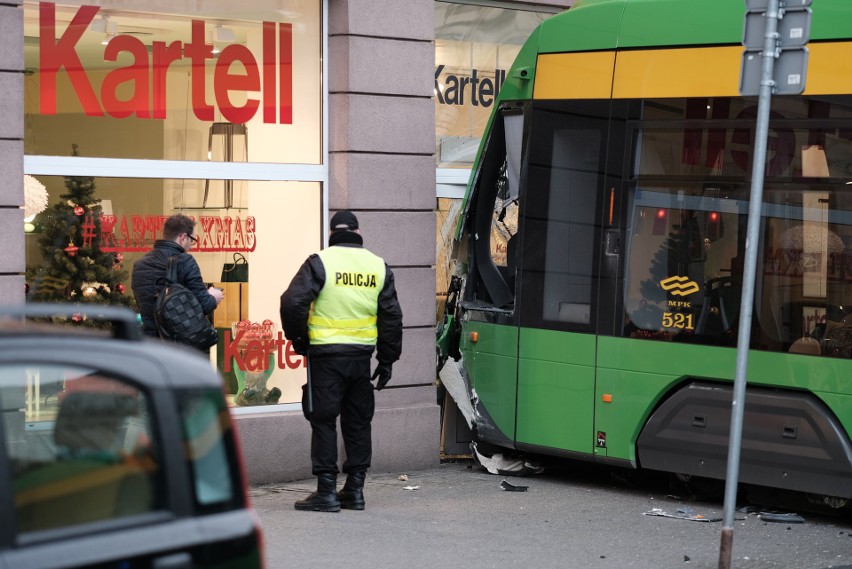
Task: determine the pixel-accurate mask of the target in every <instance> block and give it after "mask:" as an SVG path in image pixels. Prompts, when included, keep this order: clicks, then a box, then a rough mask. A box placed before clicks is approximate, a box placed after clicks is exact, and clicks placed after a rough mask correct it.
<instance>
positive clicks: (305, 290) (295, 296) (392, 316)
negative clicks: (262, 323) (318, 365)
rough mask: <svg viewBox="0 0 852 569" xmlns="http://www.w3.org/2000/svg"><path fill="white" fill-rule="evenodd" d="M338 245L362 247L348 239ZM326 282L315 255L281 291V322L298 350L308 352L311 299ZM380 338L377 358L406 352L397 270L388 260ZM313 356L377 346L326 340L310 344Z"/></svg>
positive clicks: (387, 360) (392, 357)
mask: <svg viewBox="0 0 852 569" xmlns="http://www.w3.org/2000/svg"><path fill="white" fill-rule="evenodd" d="M335 247H359V245H357V244H352V243H345V244H340V245H335ZM324 285H325V267H324V266H323V264H322V260H320V258H319V255H316V254H314V255H311V256H310V257H308V259H307V260H306V261H305V262H304V263H303V264H302V266H301V267H300V268H299V270H298V272H297V273H296V276H294V277H293V280H292V281H291V282H290V286H289V287H287V290H286V291H284V294H282V295H281V326H282V327H283V328H284V335H285V336H286V337H287V339H288V340H290V341H292V342H293V349H294V350H295V351H296V353H298V354H301V355H305V354H307V352H308V345H309V339H308V316H309V315H310V311H311V303H312V302H313V301H314V299H316V297H317V296H319V293H320V291H321V290H322V287H323V286H324ZM376 327H377V328H378V335H379V337H378V340H377V342H376V359H377V360H378V361H379V362H381V363H388V364H392V363H393V362H395V361H396V360H398V359H399V356H400V354H401V353H402V309H401V308H400V306H399V300H397V297H396V287H395V286H394V280H393V272H392V271H391V270H390V267H388V266H387V263H385V285H384V287H383V288H382V290H381V292H379V306H378V313H377V314H376ZM310 352H311V356H323V355H353V356H354V355H363V354H366V355H370V354H372V353H373V346H365V345H359V344H323V345H321V346H311V347H310Z"/></svg>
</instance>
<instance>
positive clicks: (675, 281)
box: [660, 277, 701, 296]
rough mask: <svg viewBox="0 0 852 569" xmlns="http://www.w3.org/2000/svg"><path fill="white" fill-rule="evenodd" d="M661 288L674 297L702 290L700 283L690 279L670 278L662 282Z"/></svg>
mask: <svg viewBox="0 0 852 569" xmlns="http://www.w3.org/2000/svg"><path fill="white" fill-rule="evenodd" d="M660 286H661V287H663V290H665V291H668V292H670V293H671V294H672V295H673V296H686V295H688V294H692V293H693V292H698V291H699V290H701V287H699V286H698V283H696V282H695V281H691V280H689V277H669V278H667V279H663V280H661V281H660Z"/></svg>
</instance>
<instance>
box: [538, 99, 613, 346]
mask: <svg viewBox="0 0 852 569" xmlns="http://www.w3.org/2000/svg"><path fill="white" fill-rule="evenodd" d="M608 113H609V108H608V107H607V106H605V105H601V104H600V103H599V102H598V101H586V102H577V101H575V102H572V103H571V106H570V108H567V107H561V106H558V104H557V103H547V102H545V103H542V105H541V108H539V109H537V112H536V113H535V114H534V123H533V128H532V131H531V135H530V139H531V142H530V144H531V149H530V153H529V155H530V158H529V165H528V175H527V185H526V188H527V189H526V197H525V200H524V202H523V212H522V224H523V231H524V244H523V252H522V259H523V271H522V281H523V282H522V291H523V301H522V304H523V307H522V309H521V312H522V314H521V324H522V325H524V326H536V327H541V328H548V329H555V330H576V331H592V330H594V326H595V310H594V306H595V281H596V274H595V271H596V267H597V251H598V235H599V233H600V231H601V227H600V220H599V208H600V203H601V199H600V187H601V185H602V183H603V182H602V180H603V164H604V149H605V140H606V128H607V123H606V121H605V120H598V119H596V118H595V117H596V116H599V117H601V118H603V117H606V116H608Z"/></svg>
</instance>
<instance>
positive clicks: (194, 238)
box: [186, 233, 198, 245]
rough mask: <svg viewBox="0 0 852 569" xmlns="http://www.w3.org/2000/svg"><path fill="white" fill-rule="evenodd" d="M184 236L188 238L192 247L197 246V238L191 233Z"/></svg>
mask: <svg viewBox="0 0 852 569" xmlns="http://www.w3.org/2000/svg"><path fill="white" fill-rule="evenodd" d="M186 236H187V237H189V240H190V241H192V243H193V245H198V237H196V236H195V235H192V234H191V233H187V234H186Z"/></svg>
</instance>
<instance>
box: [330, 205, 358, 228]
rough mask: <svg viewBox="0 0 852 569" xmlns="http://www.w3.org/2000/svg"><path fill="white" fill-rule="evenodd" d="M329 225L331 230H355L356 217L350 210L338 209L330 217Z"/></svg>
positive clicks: (356, 225) (356, 224)
mask: <svg viewBox="0 0 852 569" xmlns="http://www.w3.org/2000/svg"><path fill="white" fill-rule="evenodd" d="M329 227H330V228H331V230H332V231H355V230H356V229H358V218H357V217H355V214H354V213H352V212H351V211H349V210H347V209H344V210H342V211H338V212H337V213H335V214H334V216H332V218H331V222H330V223H329Z"/></svg>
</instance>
